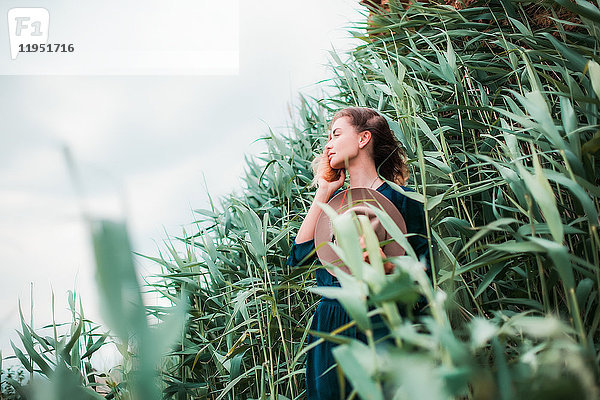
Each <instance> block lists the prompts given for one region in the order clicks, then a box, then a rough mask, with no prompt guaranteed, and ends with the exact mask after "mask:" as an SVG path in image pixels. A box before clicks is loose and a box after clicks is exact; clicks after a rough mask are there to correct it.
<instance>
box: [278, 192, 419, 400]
mask: <svg viewBox="0 0 600 400" xmlns="http://www.w3.org/2000/svg"><path fill="white" fill-rule="evenodd" d="M402 188H403V189H404V190H406V191H414V190H413V189H410V188H408V187H404V186H403V187H402ZM340 190H341V189H340ZM377 191H378V192H380V193H381V194H383V195H384V196H385V197H387V198H388V199H389V200H390V201H391V202H392V203H394V205H395V206H396V207H397V208H398V210H399V211H400V213H401V214H402V216H403V217H404V221H405V222H406V230H407V232H408V233H417V234H419V236H417V235H415V236H411V237H409V238H408V242H409V243H410V244H411V246H412V247H413V249H414V250H415V253H416V254H417V257H419V259H421V256H425V260H424V261H425V263H426V266H427V273H428V274H431V267H430V265H429V246H428V242H427V231H426V226H425V213H424V211H423V204H422V203H419V202H418V201H416V200H412V199H409V198H408V197H406V196H404V195H403V194H402V193H400V192H397V191H395V190H394V189H392V187H391V186H390V185H388V184H387V183H386V182H384V183H383V184H382V185H381V186H379V187H378V188H377ZM338 192H339V190H338V191H337V192H336V193H334V194H333V196H335V195H336V194H337V193H338ZM333 196H332V197H333ZM314 249H315V243H314V241H313V240H309V241H307V242H303V243H296V241H295V240H294V244H293V245H292V249H291V251H290V256H289V258H288V260H287V265H290V266H297V265H309V264H311V263H312V262H313V261H314V260H315V258H316V255H313V256H312V257H310V258H309V259H307V260H304V261H303V262H302V264H300V262H301V261H302V260H303V259H304V258H305V257H306V256H307V255H308V254H310V252H312V251H313V250H314ZM315 276H316V280H317V286H338V287H339V286H341V285H340V282H339V281H338V280H337V278H336V277H335V276H333V275H331V274H330V273H329V272H327V271H326V270H325V269H324V268H320V269H317V270H316V271H315ZM371 309H372V307H371ZM350 321H352V319H351V318H350V316H349V315H348V314H347V313H346V311H345V310H344V308H343V307H342V305H341V304H340V303H339V302H338V301H337V300H335V299H329V298H326V297H321V300H320V301H319V304H318V305H317V309H316V311H315V314H314V316H313V320H312V324H311V326H310V329H311V330H313V331H320V332H327V333H329V332H331V331H333V330H334V329H337V328H339V327H340V326H342V325H345V324H347V323H348V322H350ZM371 323H372V325H373V335H374V339H375V340H378V339H380V338H382V337H384V336H386V335H387V334H388V333H389V330H388V329H387V326H386V325H385V323H384V322H383V320H382V319H381V316H380V315H376V316H375V317H373V318H371ZM341 335H345V336H349V337H352V338H356V339H358V340H361V341H362V342H364V343H366V338H365V336H364V334H363V333H362V332H360V331H357V328H356V326H353V327H352V328H350V329H346V330H345V331H344V332H342V333H341ZM317 339H318V338H316V337H314V336H313V335H309V336H308V338H307V343H306V344H307V345H309V344H310V343H312V342H314V341H315V340H317ZM335 346H336V344H335V343H332V342H329V341H324V342H323V343H321V344H319V345H318V346H316V347H315V348H313V349H311V350H309V351H308V353H307V356H306V393H307V398H308V400H330V399H335V400H337V399H339V398H340V387H339V382H338V377H337V371H336V368H335V367H334V368H332V369H331V370H329V371H328V372H327V373H325V371H326V370H327V369H329V368H330V367H331V366H332V365H334V364H335V359H334V358H333V354H332V352H331V350H332V349H333V348H334V347H335ZM345 387H346V393H345V395H344V398H346V397H347V396H348V395H349V394H350V392H351V391H352V386H351V385H350V383H349V382H348V381H346V384H345Z"/></svg>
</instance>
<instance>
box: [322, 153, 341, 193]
mask: <svg viewBox="0 0 600 400" xmlns="http://www.w3.org/2000/svg"><path fill="white" fill-rule="evenodd" d="M319 157H320V159H319V164H318V168H317V176H318V184H319V190H322V191H325V192H327V194H328V195H329V196H331V195H332V194H333V193H334V192H335V191H336V190H338V189H339V188H341V187H342V185H343V184H344V180H345V179H346V172H345V171H344V170H343V169H333V168H331V165H330V164H329V158H328V157H327V153H326V152H324V153H322V154H321V155H320V156H319Z"/></svg>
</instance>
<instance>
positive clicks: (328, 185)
mask: <svg viewBox="0 0 600 400" xmlns="http://www.w3.org/2000/svg"><path fill="white" fill-rule="evenodd" d="M330 171H331V167H330V166H329V161H328V160H327V157H326V156H325V155H321V160H320V165H319V168H318V170H317V175H318V188H317V192H316V193H315V198H314V199H313V203H312V204H311V205H310V208H309V209H308V213H307V214H306V217H304V221H302V225H300V229H299V230H298V234H297V235H296V243H303V242H307V241H309V240H313V239H314V238H315V226H316V225H317V220H318V219H319V215H320V214H321V212H322V211H323V210H321V207H319V206H318V205H317V204H316V202H321V203H327V202H328V201H329V199H330V198H331V196H332V195H333V194H334V193H335V191H336V190H338V189H339V188H341V187H342V185H343V184H344V180H345V179H346V173H345V171H344V170H340V175H339V178H338V179H337V180H335V181H333V182H329V181H328V180H327V179H325V178H326V176H327V173H328V172H330ZM327 177H329V176H327ZM329 178H330V179H331V177H329ZM334 179H335V178H334Z"/></svg>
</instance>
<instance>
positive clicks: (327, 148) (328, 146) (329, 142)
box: [325, 139, 332, 150]
mask: <svg viewBox="0 0 600 400" xmlns="http://www.w3.org/2000/svg"><path fill="white" fill-rule="evenodd" d="M331 147H332V146H331V139H329V141H327V144H326V145H325V150H331Z"/></svg>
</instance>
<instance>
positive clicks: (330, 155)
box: [327, 153, 335, 161]
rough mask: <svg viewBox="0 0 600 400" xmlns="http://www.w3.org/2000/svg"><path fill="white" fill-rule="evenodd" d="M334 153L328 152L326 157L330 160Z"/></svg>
mask: <svg viewBox="0 0 600 400" xmlns="http://www.w3.org/2000/svg"><path fill="white" fill-rule="evenodd" d="M334 154H335V153H329V154H328V155H327V158H328V159H329V160H330V161H331V157H333V156H334Z"/></svg>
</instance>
